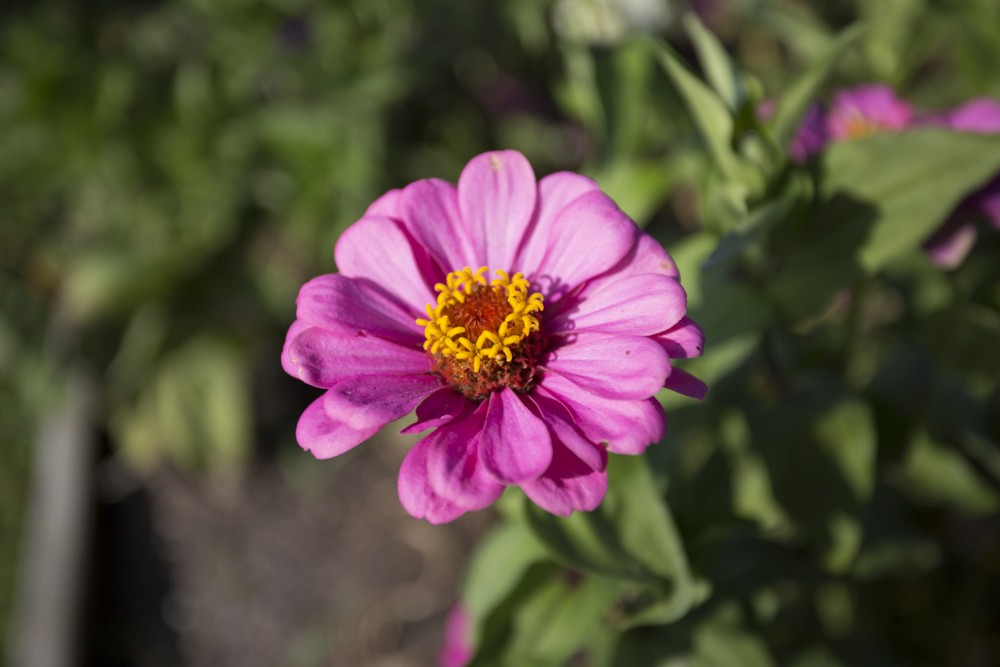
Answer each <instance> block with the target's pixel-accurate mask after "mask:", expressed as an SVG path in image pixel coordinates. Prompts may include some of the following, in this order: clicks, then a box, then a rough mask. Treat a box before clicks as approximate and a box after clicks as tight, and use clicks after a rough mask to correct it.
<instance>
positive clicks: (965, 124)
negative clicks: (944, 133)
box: [948, 97, 1000, 134]
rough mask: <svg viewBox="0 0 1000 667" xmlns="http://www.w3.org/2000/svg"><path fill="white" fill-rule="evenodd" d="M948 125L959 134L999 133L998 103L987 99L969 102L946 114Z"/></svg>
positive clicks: (999, 115)
mask: <svg viewBox="0 0 1000 667" xmlns="http://www.w3.org/2000/svg"><path fill="white" fill-rule="evenodd" d="M948 124H949V125H950V126H951V128H952V129H954V130H958V131H960V132H982V133H984V134H993V133H997V132H1000V102H997V101H996V100H994V99H992V98H989V97H979V98H976V99H974V100H969V101H968V102H966V103H965V104H963V105H962V106H960V107H958V108H956V109H953V110H952V111H951V112H950V113H949V114H948Z"/></svg>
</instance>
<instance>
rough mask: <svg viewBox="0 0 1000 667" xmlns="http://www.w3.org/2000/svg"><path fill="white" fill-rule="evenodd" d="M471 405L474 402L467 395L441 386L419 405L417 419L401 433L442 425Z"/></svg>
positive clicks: (415, 431) (421, 430)
mask: <svg viewBox="0 0 1000 667" xmlns="http://www.w3.org/2000/svg"><path fill="white" fill-rule="evenodd" d="M470 405H472V404H471V403H470V402H469V400H468V399H467V398H465V396H462V395H461V394H459V393H458V392H457V391H455V390H454V389H452V388H451V387H441V388H440V389H438V390H437V391H435V392H434V393H433V394H431V395H430V396H428V397H427V398H425V399H424V401H423V403H421V404H420V405H418V406H417V421H415V422H413V423H412V424H410V425H409V426H407V427H406V428H404V429H403V430H402V431H400V433H404V434H406V435H412V434H414V433H422V432H423V431H426V430H427V429H429V428H434V427H435V426H442V425H444V424H447V423H448V422H450V421H452V420H454V419H457V418H458V417H459V416H460V415H461V414H462V413H463V412H464V411H465V409H466V408H467V407H469V406H470Z"/></svg>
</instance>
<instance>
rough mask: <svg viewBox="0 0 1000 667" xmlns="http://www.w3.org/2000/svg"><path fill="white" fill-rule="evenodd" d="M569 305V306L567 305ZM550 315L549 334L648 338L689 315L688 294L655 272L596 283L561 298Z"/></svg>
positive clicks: (675, 282) (671, 279)
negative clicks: (573, 333) (596, 333)
mask: <svg viewBox="0 0 1000 667" xmlns="http://www.w3.org/2000/svg"><path fill="white" fill-rule="evenodd" d="M564 304H565V305H564ZM553 310H555V314H554V315H553V314H551V313H547V314H548V315H549V318H548V319H547V321H546V332H548V333H556V332H565V331H595V332H601V333H610V334H628V335H635V336H648V335H651V334H655V333H657V332H659V331H663V330H665V329H669V328H670V327H672V326H673V325H675V324H676V323H677V322H678V321H680V319H681V318H682V317H683V316H684V313H685V312H687V294H686V293H685V291H684V288H683V287H681V285H680V283H679V282H677V280H676V279H674V278H672V277H670V276H667V275H663V274H654V273H644V274H634V275H627V276H624V277H622V278H620V279H618V280H611V281H600V282H597V281H595V282H594V283H590V284H588V285H587V287H586V288H584V289H583V291H582V292H580V293H579V294H578V295H573V297H572V298H566V299H561V300H560V301H559V303H558V304H557V305H556V308H554V309H553Z"/></svg>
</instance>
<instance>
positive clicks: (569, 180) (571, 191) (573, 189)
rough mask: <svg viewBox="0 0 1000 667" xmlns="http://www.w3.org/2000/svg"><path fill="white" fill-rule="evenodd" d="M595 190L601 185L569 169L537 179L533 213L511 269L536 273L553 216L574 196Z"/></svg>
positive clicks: (550, 229)
mask: <svg viewBox="0 0 1000 667" xmlns="http://www.w3.org/2000/svg"><path fill="white" fill-rule="evenodd" d="M598 190H600V187H599V186H598V185H597V183H596V182H595V181H594V180H593V179H590V178H587V177H586V176H581V175H580V174H574V173H573V172H570V171H561V172H558V173H555V174H550V175H548V176H546V177H545V178H543V179H542V180H541V181H539V182H538V205H537V206H536V208H535V216H534V219H533V220H532V221H531V225H530V227H529V228H528V230H527V232H526V233H525V238H524V240H523V241H522V244H521V248H520V250H519V251H518V253H517V258H516V259H515V260H514V266H512V267H511V269H512V270H513V271H521V272H523V273H524V275H526V276H528V277H529V278H532V277H533V276H535V275H536V274H537V273H538V268H539V266H540V265H541V263H542V260H544V259H545V254H546V253H547V252H548V249H549V237H550V236H551V235H552V224H553V223H554V222H555V219H556V217H558V215H559V213H561V212H562V210H563V209H564V208H566V207H567V206H568V205H569V203H570V202H572V201H573V200H574V199H576V198H577V197H579V196H581V195H584V194H586V193H588V192H592V191H598Z"/></svg>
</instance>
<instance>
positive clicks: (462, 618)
mask: <svg viewBox="0 0 1000 667" xmlns="http://www.w3.org/2000/svg"><path fill="white" fill-rule="evenodd" d="M472 654H473V650H472V619H471V618H469V613H468V612H467V611H465V607H463V606H462V605H461V604H456V605H455V606H454V607H452V608H451V611H450V612H448V618H447V620H445V622H444V644H443V645H442V646H441V655H440V658H439V660H438V662H439V663H440V665H441V667H465V666H466V665H468V664H469V662H470V661H471V660H472Z"/></svg>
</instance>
